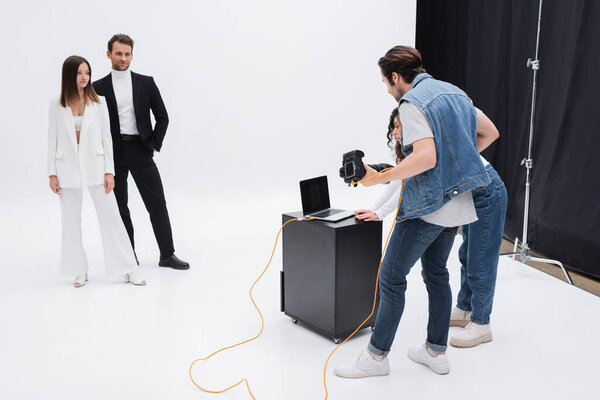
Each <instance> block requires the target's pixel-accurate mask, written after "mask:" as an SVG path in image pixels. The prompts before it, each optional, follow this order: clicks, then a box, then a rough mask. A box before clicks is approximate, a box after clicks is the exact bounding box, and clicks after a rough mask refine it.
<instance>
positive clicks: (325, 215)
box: [311, 208, 344, 218]
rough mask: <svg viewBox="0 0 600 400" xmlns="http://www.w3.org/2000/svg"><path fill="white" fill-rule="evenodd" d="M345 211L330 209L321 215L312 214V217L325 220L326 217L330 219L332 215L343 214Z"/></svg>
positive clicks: (320, 213)
mask: <svg viewBox="0 0 600 400" xmlns="http://www.w3.org/2000/svg"><path fill="white" fill-rule="evenodd" d="M343 211H344V210H338V209H336V208H330V209H329V210H325V211H321V212H319V213H316V214H311V215H312V216H313V217H318V218H325V217H329V216H330V215H333V214H337V213H341V212H343Z"/></svg>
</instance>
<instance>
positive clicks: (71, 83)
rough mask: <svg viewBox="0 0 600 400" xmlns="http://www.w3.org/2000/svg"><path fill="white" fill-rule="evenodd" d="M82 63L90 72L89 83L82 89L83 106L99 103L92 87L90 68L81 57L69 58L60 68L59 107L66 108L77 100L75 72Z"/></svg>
mask: <svg viewBox="0 0 600 400" xmlns="http://www.w3.org/2000/svg"><path fill="white" fill-rule="evenodd" d="M83 63H86V64H87V66H88V68H89V70H90V81H89V82H88V84H87V86H86V87H85V88H83V97H84V98H85V104H86V105H88V104H90V102H94V103H100V99H99V98H98V95H97V94H96V91H95V90H94V86H93V85H92V67H90V63H89V62H88V61H87V60H86V59H85V58H83V57H80V56H70V57H67V59H66V60H65V62H64V63H63V66H62V82H61V86H60V105H61V106H63V107H66V106H67V105H68V104H70V103H74V102H75V101H77V99H78V98H79V91H78V90H77V71H78V70H79V66H80V65H81V64H83Z"/></svg>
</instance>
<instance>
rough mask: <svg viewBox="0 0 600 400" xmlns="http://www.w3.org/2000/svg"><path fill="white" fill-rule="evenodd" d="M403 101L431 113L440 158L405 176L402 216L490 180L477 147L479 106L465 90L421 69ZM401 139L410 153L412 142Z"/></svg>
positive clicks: (422, 210)
mask: <svg viewBox="0 0 600 400" xmlns="http://www.w3.org/2000/svg"><path fill="white" fill-rule="evenodd" d="M403 101H408V102H410V103H412V104H414V105H416V106H417V107H418V108H419V109H420V110H421V111H422V112H423V114H425V117H427V121H428V122H429V126H430V127H431V130H432V131H433V138H434V141H435V152H436V157H437V162H436V164H435V167H434V168H432V169H430V170H428V171H425V172H422V173H420V174H418V175H415V176H413V177H411V178H406V179H404V183H403V186H404V187H403V195H402V202H401V204H400V211H399V213H398V221H404V220H406V219H410V218H418V217H421V216H423V215H427V214H430V213H432V212H434V211H436V210H438V209H440V208H441V207H442V206H443V205H444V204H446V203H447V202H448V201H449V200H451V199H453V198H454V197H456V196H458V195H459V194H461V193H464V192H466V191H468V190H473V189H476V188H480V187H484V186H487V185H488V184H489V183H490V182H491V181H490V177H489V176H488V173H487V171H486V170H485V167H484V166H483V163H482V162H481V158H480V157H479V152H478V151H477V147H476V146H475V139H476V138H477V121H476V117H475V107H473V103H472V102H471V99H469V97H468V96H467V95H466V94H465V93H464V92H463V91H462V90H460V89H459V88H457V87H456V86H454V85H451V84H450V83H447V82H443V81H438V80H436V79H433V78H432V77H431V75H429V74H425V73H422V74H419V75H417V76H416V77H415V79H414V80H413V82H412V86H411V88H410V90H409V91H408V92H406V93H405V94H404V96H403V97H402V98H401V99H400V103H402V102H403ZM401 144H402V150H403V151H404V154H406V156H408V155H409V154H411V153H412V151H413V146H412V145H408V146H404V143H401Z"/></svg>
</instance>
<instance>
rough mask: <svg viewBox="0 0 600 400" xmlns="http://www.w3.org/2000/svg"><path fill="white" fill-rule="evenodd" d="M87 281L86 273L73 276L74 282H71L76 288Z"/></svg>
mask: <svg viewBox="0 0 600 400" xmlns="http://www.w3.org/2000/svg"><path fill="white" fill-rule="evenodd" d="M86 282H87V274H83V275H79V276H76V277H75V282H73V286H75V287H76V288H80V287H82V286H83V285H85V283H86Z"/></svg>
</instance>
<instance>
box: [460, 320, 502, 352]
mask: <svg viewBox="0 0 600 400" xmlns="http://www.w3.org/2000/svg"><path fill="white" fill-rule="evenodd" d="M491 341H492V330H491V328H490V324H487V325H479V324H476V323H475V322H469V324H468V325H467V327H466V328H464V329H461V330H460V331H459V332H457V333H456V334H454V335H452V337H451V338H450V344H451V345H452V346H454V347H474V346H477V345H478V344H481V343H487V342H491Z"/></svg>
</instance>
